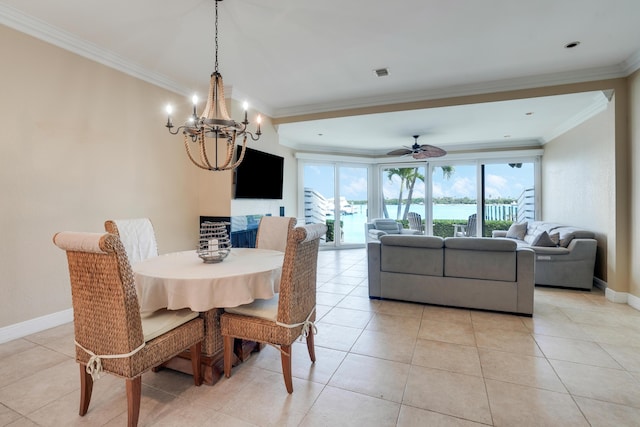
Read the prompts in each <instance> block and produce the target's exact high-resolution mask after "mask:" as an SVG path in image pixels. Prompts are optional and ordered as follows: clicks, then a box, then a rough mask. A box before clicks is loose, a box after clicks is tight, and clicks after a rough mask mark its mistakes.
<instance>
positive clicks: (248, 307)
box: [224, 294, 278, 322]
mask: <svg viewBox="0 0 640 427" xmlns="http://www.w3.org/2000/svg"><path fill="white" fill-rule="evenodd" d="M224 311H226V312H227V313H233V314H240V315H242V316H251V317H259V318H261V319H265V320H271V321H272V322H275V321H276V320H277V319H278V294H275V296H274V297H273V298H270V299H257V300H255V301H253V302H252V303H250V304H244V305H239V306H237V307H228V308H225V309H224Z"/></svg>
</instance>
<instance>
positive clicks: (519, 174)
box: [483, 162, 536, 236]
mask: <svg viewBox="0 0 640 427" xmlns="http://www.w3.org/2000/svg"><path fill="white" fill-rule="evenodd" d="M483 176H484V189H483V194H484V203H483V218H484V224H483V230H484V232H483V234H484V235H485V236H491V232H492V231H493V230H507V229H509V226H510V225H511V224H513V223H514V222H525V221H531V220H533V219H534V218H535V214H536V203H535V199H536V198H535V163H534V162H520V163H490V164H485V165H483Z"/></svg>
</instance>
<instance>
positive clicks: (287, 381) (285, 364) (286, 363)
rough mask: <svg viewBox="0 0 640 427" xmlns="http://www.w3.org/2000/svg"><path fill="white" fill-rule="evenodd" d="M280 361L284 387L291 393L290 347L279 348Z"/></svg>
mask: <svg viewBox="0 0 640 427" xmlns="http://www.w3.org/2000/svg"><path fill="white" fill-rule="evenodd" d="M280 361H281V362H282V374H283V375H284V385H285V386H286V387H287V391H288V392H289V393H293V382H292V381H291V346H290V345H282V346H280Z"/></svg>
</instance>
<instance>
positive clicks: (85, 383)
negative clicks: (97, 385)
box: [79, 364, 93, 416]
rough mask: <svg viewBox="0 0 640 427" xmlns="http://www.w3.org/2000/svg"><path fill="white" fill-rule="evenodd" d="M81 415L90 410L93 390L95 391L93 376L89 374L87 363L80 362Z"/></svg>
mask: <svg viewBox="0 0 640 427" xmlns="http://www.w3.org/2000/svg"><path fill="white" fill-rule="evenodd" d="M79 366H80V416H84V414H86V413H87V411H88V410H89V402H90V401H91V392H92V391H93V378H91V375H90V374H87V367H86V365H83V364H80V365H79Z"/></svg>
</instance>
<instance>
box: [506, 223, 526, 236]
mask: <svg viewBox="0 0 640 427" xmlns="http://www.w3.org/2000/svg"><path fill="white" fill-rule="evenodd" d="M526 234H527V223H526V222H514V223H513V224H511V227H509V230H507V235H506V237H507V238H509V239H517V240H524V236H525V235H526Z"/></svg>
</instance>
